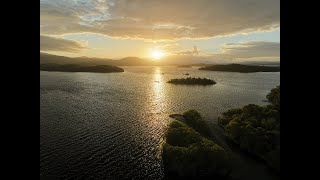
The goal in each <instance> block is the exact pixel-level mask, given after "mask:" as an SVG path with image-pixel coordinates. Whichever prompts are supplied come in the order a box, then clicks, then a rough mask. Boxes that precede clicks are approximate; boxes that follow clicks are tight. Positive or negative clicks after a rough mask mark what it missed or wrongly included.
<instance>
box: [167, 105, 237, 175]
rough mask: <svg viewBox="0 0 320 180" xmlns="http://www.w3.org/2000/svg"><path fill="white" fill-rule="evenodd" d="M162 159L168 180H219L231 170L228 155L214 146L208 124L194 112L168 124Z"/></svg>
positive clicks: (187, 113) (220, 148)
mask: <svg viewBox="0 0 320 180" xmlns="http://www.w3.org/2000/svg"><path fill="white" fill-rule="evenodd" d="M176 119H178V118H176ZM162 158H163V163H164V170H165V175H166V177H168V178H175V177H179V178H181V177H185V178H194V177H202V178H218V179H222V178H226V177H228V175H229V174H230V172H231V170H232V166H231V158H230V156H229V154H228V153H227V152H226V151H225V150H224V149H223V148H222V147H221V146H219V145H218V144H217V143H216V142H214V140H213V138H212V132H211V131H210V128H209V126H208V124H207V123H206V122H205V121H204V120H203V119H202V117H201V115H200V114H199V113H198V112H197V111H195V110H190V111H187V112H185V113H184V114H183V115H181V118H180V119H179V120H173V121H172V122H171V124H170V125H169V128H168V130H167V132H166V142H165V144H164V147H163V153H162Z"/></svg>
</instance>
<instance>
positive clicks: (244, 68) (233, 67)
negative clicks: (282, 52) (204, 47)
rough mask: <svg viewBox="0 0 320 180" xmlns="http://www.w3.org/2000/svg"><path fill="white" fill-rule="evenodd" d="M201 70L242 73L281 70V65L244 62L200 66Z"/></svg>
mask: <svg viewBox="0 0 320 180" xmlns="http://www.w3.org/2000/svg"><path fill="white" fill-rule="evenodd" d="M199 70H207V71H225V72H240V73H253V72H280V66H277V67H274V66H254V65H243V64H227V65H212V66H205V67H201V68H199Z"/></svg>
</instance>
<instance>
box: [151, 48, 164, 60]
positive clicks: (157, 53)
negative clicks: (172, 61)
mask: <svg viewBox="0 0 320 180" xmlns="http://www.w3.org/2000/svg"><path fill="white" fill-rule="evenodd" d="M151 56H152V58H153V59H156V60H159V59H161V58H162V57H163V56H164V53H163V52H162V51H161V50H153V51H152V52H151Z"/></svg>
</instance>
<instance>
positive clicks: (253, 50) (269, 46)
mask: <svg viewBox="0 0 320 180" xmlns="http://www.w3.org/2000/svg"><path fill="white" fill-rule="evenodd" d="M210 57H211V58H213V59H223V60H228V61H232V60H235V61H243V60H257V61H259V60H260V61H262V60H269V61H270V60H273V61H274V60H280V42H266V41H249V42H241V43H227V44H225V45H224V46H223V47H222V49H221V53H216V54H211V55H210Z"/></svg>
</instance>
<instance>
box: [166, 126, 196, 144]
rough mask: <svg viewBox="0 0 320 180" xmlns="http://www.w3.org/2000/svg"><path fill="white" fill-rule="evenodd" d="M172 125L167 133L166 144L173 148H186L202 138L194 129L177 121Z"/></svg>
mask: <svg viewBox="0 0 320 180" xmlns="http://www.w3.org/2000/svg"><path fill="white" fill-rule="evenodd" d="M178 123H179V126H178ZM172 124H173V125H171V126H170V128H169V129H168V131H167V136H166V138H167V143H169V144H171V145H173V146H181V147H186V146H188V145H190V144H192V143H196V142H199V141H201V139H202V137H201V136H200V134H199V133H197V132H196V131H195V130H194V129H191V128H189V127H188V126H186V125H184V124H182V123H180V122H178V121H174V122H172ZM181 124H182V125H181Z"/></svg>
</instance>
